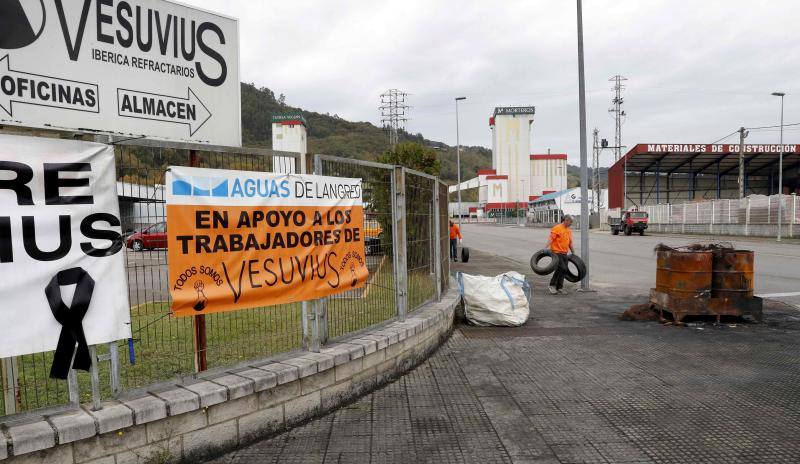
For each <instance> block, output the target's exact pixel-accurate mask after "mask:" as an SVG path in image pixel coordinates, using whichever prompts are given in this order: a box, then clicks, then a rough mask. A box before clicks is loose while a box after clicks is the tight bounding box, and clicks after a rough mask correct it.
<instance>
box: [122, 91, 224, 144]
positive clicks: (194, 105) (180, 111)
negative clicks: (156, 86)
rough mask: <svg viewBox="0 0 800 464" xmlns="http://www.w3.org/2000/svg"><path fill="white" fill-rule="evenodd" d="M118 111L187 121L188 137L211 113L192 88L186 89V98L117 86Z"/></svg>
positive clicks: (142, 117) (168, 120) (126, 115)
mask: <svg viewBox="0 0 800 464" xmlns="http://www.w3.org/2000/svg"><path fill="white" fill-rule="evenodd" d="M117 111H118V114H119V115H120V116H123V117H126V118H136V119H148V120H151V121H160V122H165V123H173V124H186V125H187V126H189V135H190V136H193V135H194V134H195V132H197V131H198V130H200V128H201V127H203V125H204V124H205V123H206V122H207V121H208V120H209V119H211V116H212V114H211V111H209V110H208V108H206V105H204V104H203V102H202V101H200V98H198V97H197V95H196V94H195V93H194V91H193V90H192V89H191V88H187V90H186V98H183V97H172V96H169V95H160V94H156V93H150V92H141V91H139V90H130V89H117Z"/></svg>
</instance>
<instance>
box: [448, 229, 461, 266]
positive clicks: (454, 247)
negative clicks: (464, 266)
mask: <svg viewBox="0 0 800 464" xmlns="http://www.w3.org/2000/svg"><path fill="white" fill-rule="evenodd" d="M461 239H462V237H461V229H460V228H459V227H458V224H456V223H455V222H453V221H450V259H452V260H453V261H458V242H460V241H461Z"/></svg>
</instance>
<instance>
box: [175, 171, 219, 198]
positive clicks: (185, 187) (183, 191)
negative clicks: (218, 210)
mask: <svg viewBox="0 0 800 464" xmlns="http://www.w3.org/2000/svg"><path fill="white" fill-rule="evenodd" d="M172 194H173V195H181V196H195V197H227V196H228V179H225V178H222V177H204V176H194V177H192V178H191V182H190V181H189V180H186V179H175V180H173V181H172Z"/></svg>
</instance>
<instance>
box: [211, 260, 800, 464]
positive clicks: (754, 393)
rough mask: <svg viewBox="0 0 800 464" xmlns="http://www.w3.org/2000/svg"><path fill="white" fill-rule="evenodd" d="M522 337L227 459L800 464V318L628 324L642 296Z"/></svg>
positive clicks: (457, 348)
mask: <svg viewBox="0 0 800 464" xmlns="http://www.w3.org/2000/svg"><path fill="white" fill-rule="evenodd" d="M459 267H461V268H463V269H464V270H465V272H472V273H482V274H496V273H500V272H502V271H504V270H512V269H514V270H518V271H520V272H523V271H524V272H525V273H526V274H527V275H528V276H529V278H530V279H531V280H533V281H534V282H535V284H536V285H535V294H534V303H533V311H532V314H531V319H530V320H529V322H528V324H527V325H526V326H524V327H522V328H515V329H512V328H476V327H467V326H463V325H462V326H458V327H457V328H456V330H455V331H454V333H453V335H452V337H451V338H450V339H449V340H448V342H447V343H445V345H443V346H442V347H441V348H440V349H439V350H438V351H437V353H436V354H435V355H434V356H432V357H431V358H430V359H429V360H428V361H426V362H425V363H423V364H422V365H420V366H419V367H417V368H416V369H415V370H413V371H412V372H410V373H409V374H407V375H405V376H404V377H402V378H400V379H399V380H397V381H395V382H393V383H391V384H389V385H387V386H386V387H384V388H382V389H380V390H377V391H375V392H374V393H372V394H370V395H368V396H366V397H364V398H362V399H360V400H358V401H356V402H355V403H353V404H351V405H349V406H347V407H344V408H342V409H340V410H337V411H335V412H333V413H331V414H328V415H326V416H324V417H321V418H319V419H316V420H313V421H311V422H309V423H308V424H306V425H304V426H301V427H298V428H296V429H294V430H291V431H289V432H286V433H284V434H282V435H279V436H276V437H272V438H269V439H266V440H264V441H261V442H258V443H255V444H253V445H250V446H247V447H244V448H242V449H240V450H238V451H236V452H233V453H229V454H227V455H225V456H222V457H220V458H218V459H216V460H214V461H212V462H213V463H215V464H223V463H226V464H227V463H230V464H233V463H242V464H243V463H259V464H261V463H278V462H280V463H295V462H297V463H345V462H354V463H355V462H357V463H376V464H377V463H394V462H397V463H404V464H407V463H417V462H432V463H450V462H453V463H462V462H463V463H470V462H475V463H481V464H489V463H495V462H497V463H540V464H545V463H548V464H549V463H631V464H633V463H783V462H785V463H794V462H800V440H798V436H800V363H798V360H800V337H798V335H800V311H798V310H797V309H795V308H789V307H786V306H783V305H781V304H779V303H775V304H770V305H768V308H767V311H766V314H765V317H766V323H765V324H762V325H755V324H742V323H736V324H723V325H721V326H714V325H713V324H706V325H702V326H698V327H682V328H680V327H671V326H663V325H660V324H658V323H654V322H646V323H645V322H621V321H618V320H617V319H616V315H617V314H618V313H620V312H621V311H622V310H623V309H625V308H626V307H627V306H628V305H630V304H631V303H633V302H643V301H645V300H646V296H645V291H646V289H640V290H639V291H637V292H631V291H622V290H621V289H617V288H600V289H599V291H598V292H597V293H574V294H571V295H567V296H550V295H545V293H544V292H543V289H544V288H543V285H544V279H543V278H541V277H533V276H531V273H530V270H529V269H527V270H526V269H523V268H520V267H519V265H518V264H516V263H514V262H512V261H508V260H505V259H503V258H497V257H493V256H489V255H485V254H481V253H478V252H475V251H473V259H472V261H471V262H470V263H468V264H466V265H460V266H459Z"/></svg>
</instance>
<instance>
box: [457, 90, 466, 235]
mask: <svg viewBox="0 0 800 464" xmlns="http://www.w3.org/2000/svg"><path fill="white" fill-rule="evenodd" d="M466 99H467V97H456V171H458V173H457V176H456V177H457V182H458V187H456V190H457V191H458V229H459V230H461V141H460V139H459V134H458V102H459V101H461V100H466Z"/></svg>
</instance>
